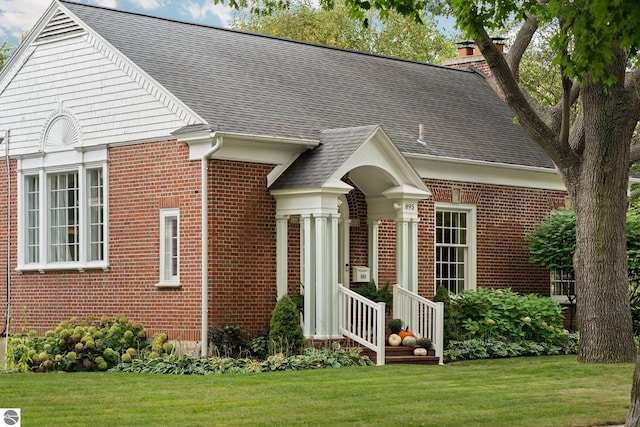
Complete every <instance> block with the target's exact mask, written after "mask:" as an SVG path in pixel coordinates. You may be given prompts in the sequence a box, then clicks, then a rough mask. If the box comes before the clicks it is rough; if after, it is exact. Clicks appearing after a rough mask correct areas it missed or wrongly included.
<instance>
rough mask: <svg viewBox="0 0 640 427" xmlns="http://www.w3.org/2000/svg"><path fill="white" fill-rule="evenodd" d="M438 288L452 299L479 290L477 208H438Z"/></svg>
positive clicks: (436, 244)
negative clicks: (471, 290)
mask: <svg viewBox="0 0 640 427" xmlns="http://www.w3.org/2000/svg"><path fill="white" fill-rule="evenodd" d="M435 215H436V218H435V284H436V289H437V288H438V287H439V286H444V287H445V288H447V290H448V291H449V293H450V294H451V295H456V294H458V293H460V292H462V291H464V290H468V289H475V288H476V280H475V277H476V242H475V240H476V215H475V207H474V206H465V205H458V204H436V212H435Z"/></svg>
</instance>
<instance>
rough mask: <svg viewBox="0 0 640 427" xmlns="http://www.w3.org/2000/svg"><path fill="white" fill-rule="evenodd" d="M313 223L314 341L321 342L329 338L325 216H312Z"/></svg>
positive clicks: (327, 259)
mask: <svg viewBox="0 0 640 427" xmlns="http://www.w3.org/2000/svg"><path fill="white" fill-rule="evenodd" d="M314 220H315V221H314V222H315V242H314V243H315V254H316V258H315V264H316V274H315V290H316V292H315V293H316V318H315V324H316V330H315V335H314V338H315V339H319V340H323V339H327V338H328V337H329V333H328V331H329V316H328V315H327V314H328V307H327V305H328V302H329V297H328V291H329V289H328V288H329V287H328V286H327V281H328V280H329V268H328V264H329V254H328V248H327V215H322V214H319V215H314Z"/></svg>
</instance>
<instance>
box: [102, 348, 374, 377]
mask: <svg viewBox="0 0 640 427" xmlns="http://www.w3.org/2000/svg"><path fill="white" fill-rule="evenodd" d="M370 364H371V360H370V359H369V358H368V357H367V356H364V355H362V354H361V349H359V348H354V349H350V350H344V349H342V348H340V346H339V345H338V344H337V343H334V345H333V346H332V347H331V348H323V349H316V348H312V347H309V348H306V349H305V350H304V352H303V353H302V354H298V355H293V356H285V355H284V354H282V353H279V354H274V355H272V356H269V357H268V358H267V359H265V360H263V361H259V360H255V359H248V358H241V359H234V358H229V357H226V358H220V357H212V358H208V359H202V358H198V357H195V356H191V355H188V354H185V355H182V356H177V355H175V354H171V355H167V356H163V357H159V358H156V359H148V358H147V359H136V360H133V361H132V362H131V363H121V364H119V365H117V366H115V367H113V368H111V371H117V372H137V373H152V374H174V375H210V374H227V373H251V372H271V371H298V370H305V369H321V368H339V367H342V366H365V365H370Z"/></svg>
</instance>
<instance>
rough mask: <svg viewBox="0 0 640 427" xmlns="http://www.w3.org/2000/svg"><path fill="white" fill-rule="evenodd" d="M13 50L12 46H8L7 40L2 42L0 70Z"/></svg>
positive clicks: (0, 47)
mask: <svg viewBox="0 0 640 427" xmlns="http://www.w3.org/2000/svg"><path fill="white" fill-rule="evenodd" d="M13 49H14V46H11V45H9V41H8V40H5V41H3V42H2V44H1V45H0V70H1V69H2V67H4V63H5V61H6V60H7V59H8V58H9V55H11V52H12V51H13Z"/></svg>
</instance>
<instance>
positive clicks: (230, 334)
mask: <svg viewBox="0 0 640 427" xmlns="http://www.w3.org/2000/svg"><path fill="white" fill-rule="evenodd" d="M242 335H243V334H242V328H240V326H238V325H226V326H220V327H217V328H212V329H209V342H210V343H211V345H213V346H214V348H215V350H216V353H217V355H218V356H221V357H237V356H238V355H239V354H240V353H241V352H242V350H243V349H245V350H246V349H247V347H248V345H247V342H246V341H245V339H244V338H243V337H242Z"/></svg>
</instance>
